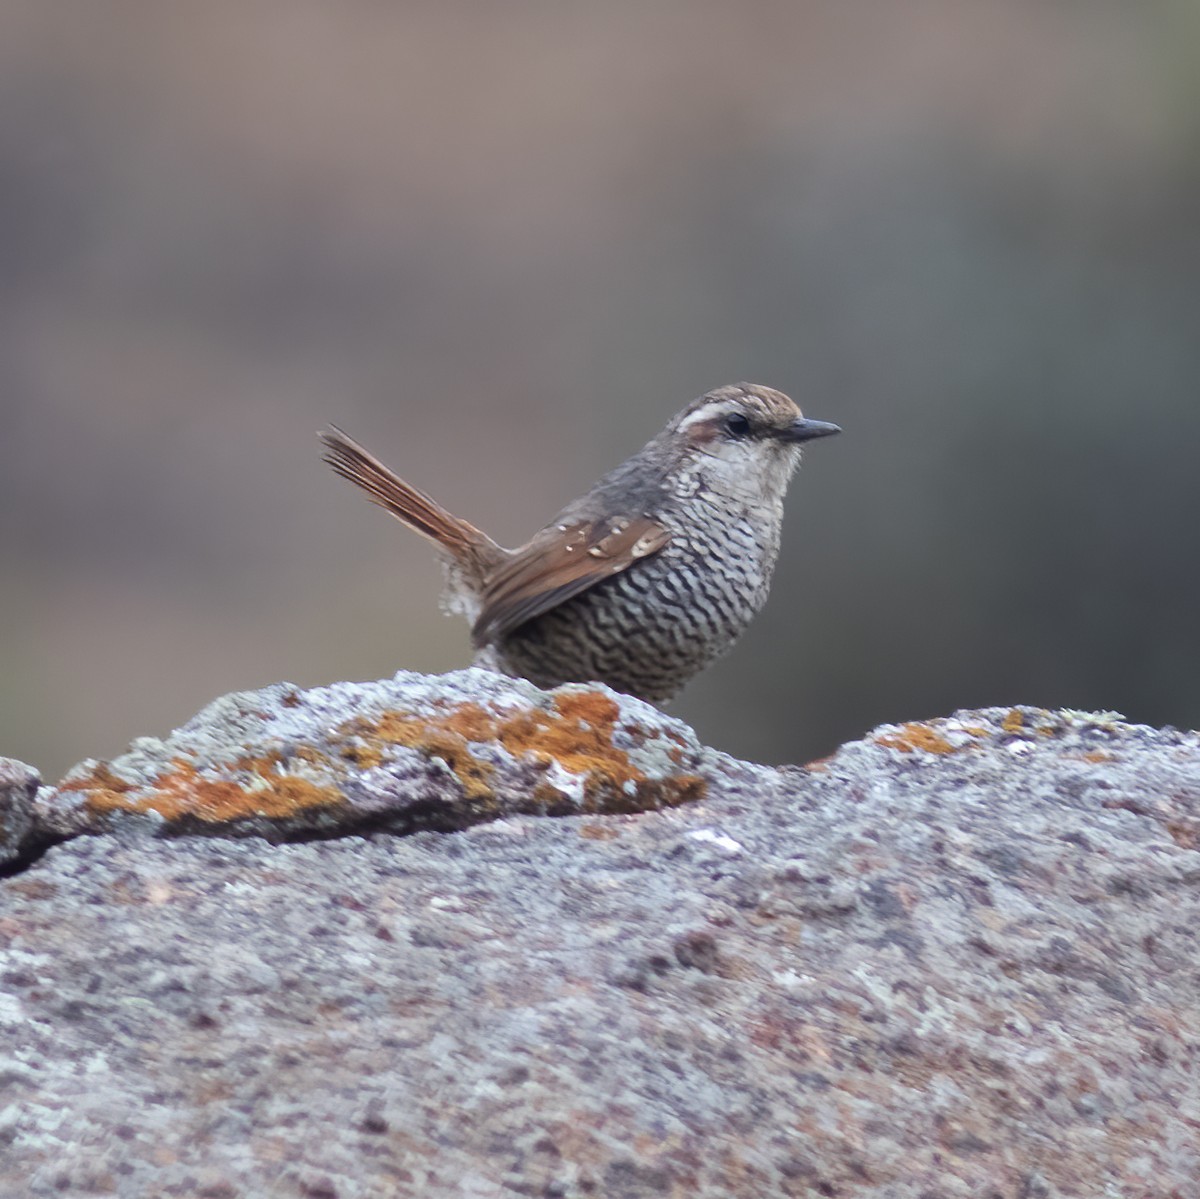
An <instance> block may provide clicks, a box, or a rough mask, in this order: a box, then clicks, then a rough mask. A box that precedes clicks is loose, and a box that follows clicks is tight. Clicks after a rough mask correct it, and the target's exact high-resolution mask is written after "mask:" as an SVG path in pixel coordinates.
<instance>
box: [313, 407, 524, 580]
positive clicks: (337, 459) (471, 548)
mask: <svg viewBox="0 0 1200 1199" xmlns="http://www.w3.org/2000/svg"><path fill="white" fill-rule="evenodd" d="M317 436H318V437H319V438H320V439H321V442H322V444H323V445H324V446H325V454H324V458H325V461H326V462H328V463H329V465H330V466H331V467H333V469H334V470H335V471H336V472H337V473H338V474H339V475H341V476H342V478H343V479H349V480H350V482H351V483H356V484H357V485H358V486H359V487H361V488H362V489H363V491H365V492H366V493H367V495H368V496H369V497H370V499H371V502H372V503H374V504H378V505H379V506H380V507H381V508H385V509H387V511H388V512H390V513H391V514H392V515H393V516H394V517H396V518H397V519H398V520H400V521H403V522H404V524H406V525H408V527H409V528H410V529H412V530H414V531H415V532H417V533H420V534H421V536H422V537H427V538H429V540H430V541H432V542H433V543H434V544H435V545H436V546H438V547H439V548H440V549H442V550H445V551H446V552H447V553H448V554H450V555H451V556H452V557H453V558H454V559H455V560H456V561H457V562H458V563H459V564H460V565H462V566H463V567H465V568H466V569H467V571H469V572H470V574H471V575H472V576H473V577H475V578H477V579H481V578H482V577H483V575H484V574H486V573H487V571H488V570H489V569H490V568H491V567H494V566H495V565H497V564H498V563H499V562H500V561H501V560H502V559H503V558H504V557H505V556H506V555H505V552H504V550H502V549H501V548H500V547H499V546H498V545H497V544H496V543H495V542H494V541H493V540H492V539H491V538H490V537H489V536H488V535H487V534H486V533H483V532H481V531H480V530H479V529H477V528H476V527H475V526H474V525H472V524H468V523H467V521H465V520H461V519H460V518H459V517H457V516H454V515H452V514H451V513H449V512H447V511H446V509H445V508H443V507H442V506H441V504H439V503H438V502H437V501H436V500H435V499H432V498H431V497H430V496H427V495H426V494H425V493H424V492H423V491H418V490H417V489H416V488H415V487H413V486H412V485H411V484H409V483H406V482H405V481H404V480H403V479H402V478H400V476H399V475H397V474H395V473H394V472H393V471H391V470H389V469H388V468H387V467H386V466H384V464H383V463H382V462H380V461H379V459H378V458H376V457H375V456H374V455H373V454H371V453H369V452H368V451H367V450H366V449H365V448H364V447H363V446H361V445H359V444H358V442H357V441H355V440H354V438H352V437H348V436H347V435H346V434H345V433H343V432H342V431H341V429H339V428H338V427H337V426H336V425H330V426H329V428H328V429H325V430H324V431H322V432H321V433H318V434H317Z"/></svg>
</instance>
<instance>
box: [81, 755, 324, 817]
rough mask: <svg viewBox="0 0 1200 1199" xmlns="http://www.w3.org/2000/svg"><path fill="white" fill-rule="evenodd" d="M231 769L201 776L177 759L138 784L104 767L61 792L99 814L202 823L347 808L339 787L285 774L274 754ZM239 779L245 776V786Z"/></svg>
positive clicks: (243, 761) (243, 760)
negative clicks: (81, 798) (80, 796)
mask: <svg viewBox="0 0 1200 1199" xmlns="http://www.w3.org/2000/svg"><path fill="white" fill-rule="evenodd" d="M228 769H229V773H230V775H231V776H232V777H229V778H213V777H211V776H209V775H206V774H202V773H200V772H199V771H198V770H197V769H196V768H195V766H194V765H193V764H192V763H191V762H189V761H187V760H186V759H184V758H174V759H173V760H172V762H171V768H170V769H169V770H164V771H163V772H162V773H161V774H159V775H157V776H156V777H155V778H153V779H151V780H150V781H149V782H146V783H143V784H136V785H135V784H133V783H130V782H128V781H126V780H124V779H121V778H118V777H117V776H116V775H115V774H114V773H113V772H112V770H111V769H110V768H109V767H108V766H107V765H106V764H104V763H101V764H99V765H98V766H96V767H94V768H93V769H92V771H91V772H90V774H89V775H86V776H84V777H83V778H80V779H74V780H72V781H71V782H69V783H64V784H63V788H62V789H63V790H64V791H82V792H84V793H85V794H86V800H85V803H86V805H87V807H88V808H90V809H91V810H92V811H93V812H94V813H96V814H97V815H108V814H112V813H117V812H156V813H157V814H158V815H160V816H161V817H162V818H163V819H164V820H171V821H178V820H196V821H200V822H202V823H204V824H226V823H229V822H231V821H235V820H247V819H250V818H252V817H266V818H268V819H275V820H278V819H283V818H286V817H289V816H294V815H296V814H297V813H299V812H302V811H306V810H309V809H312V808H328V807H338V806H341V804H342V803H343V800H342V797H341V795H340V794H339V793H338V791H337V789H336V788H334V787H327V786H321V785H319V784H317V783H314V782H311V781H310V780H308V779H305V778H300V777H299V776H298V775H295V774H288V773H285V772H281V771H280V759H279V757H278V755H276V754H268V755H266V756H263V757H258V758H253V757H244V758H240V759H238V760H237V761H236V762H234V763H233V764H232V765H231V766H230V767H229V768H228ZM238 776H246V777H245V778H244V781H243V780H242V779H240V778H239V777H238Z"/></svg>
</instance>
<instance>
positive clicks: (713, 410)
mask: <svg viewBox="0 0 1200 1199" xmlns="http://www.w3.org/2000/svg"><path fill="white" fill-rule="evenodd" d="M731 410H733V409H732V408H731V405H730V403H729V401H728V400H719V401H717V402H716V403H713V404H705V405H704V407H703V408H697V409H696V411H695V412H693V413H692V414H691V416H689V417H688V418H687V420H685V421H683V422H682V423H681V424H680V426H679V429H680V431H681V432H686V431H687V430H688V429H690V428H691V427H692V426H693V425H702V424H706V423H708V422H709V421H713V420H716V419H717V417H719V416H728V415H729V413H730V411H731Z"/></svg>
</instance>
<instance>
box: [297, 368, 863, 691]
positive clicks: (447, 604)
mask: <svg viewBox="0 0 1200 1199" xmlns="http://www.w3.org/2000/svg"><path fill="white" fill-rule="evenodd" d="M840 432H841V429H840V428H839V426H837V425H835V424H831V423H829V422H827V421H820V420H812V419H809V418H808V417H805V416H804V415H803V414H802V413H801V411H800V409H799V407H797V405H796V404H795V402H794V401H792V400H791V399H789V398H788V397H787V396H786V395H784V394H783V392H780V391H776V390H774V389H773V388H770V387H763V386H760V385H757V384H750V383H737V384H732V385H730V386H726V387H718V388H716V389H715V390H713V391H709V392H707V393H706V394H704V395H702V396H701V397H700V398H699V399H697V400H694V401H693V402H692V403H690V404H688V405H687V406H686V407H685V408H683V410H682V411H680V412H679V413H677V414H676V415H675V417H674V418H673V419H672V420H671V421H670V422H669V423H668V424H667V426H666V428H664V429H663V430H662V432H661V433H659V434H658V435H657V436H656V437H654V438H652V439H651V440H650V441H649V442H648V443H647V444H646V445H645V446H644V447H643V448H642V449H641V450H639V451H638V452H637V453H636V454H634V455H633V456H632V457H631V458H628V459H627V460H626V461H625V462H623V463H622V464H621V465H620V466H618V467H616V468H615V469H614V470H612V471H610V472H609V473H608V474H606V475H605V476H604V477H603V478H602V479H600V481H599V482H598V483H596V484H595V486H593V487H592V489H591V490H590V491H588V492H587V493H586V494H585V495H582V496H580V498H579V499H577V500H575V501H574V502H573V503H570V504H568V505H567V506H566V507H565V508H564V509H563V510H562V511H561V512H560V513H559V514H558V516H556V517H555V518H554V520H553V521H551V522H550V523H549V524H548V525H546V526H545V528H543V529H542V530H541V531H540V532H538V533H535V534H534V535H533V537H532V538H531V539H530V540H529V541H527V542H526V543H525V544H524V545H522V546H518V547H517V548H516V549H505V548H504V547H503V546H500V545H498V544H497V543H496V542H495V541H493V540H492V539H491V538H490V537H489V536H488V535H487V534H486V533H483V532H482V531H480V530H479V529H477V528H476V527H475V526H474V525H472V524H469V523H468V522H467V521H465V520H463V519H462V518H461V517H458V516H454V515H453V514H451V513H450V512H449V511H448V510H447V509H446V508H444V507H442V505H441V504H439V503H438V502H437V501H436V500H434V499H433V498H432V497H430V496H429V495H427V494H426V493H425V492H423V491H420V490H418V489H417V488H416V487H413V486H412V485H411V484H409V483H406V482H405V481H404V480H403V479H401V478H400V476H399V475H397V474H396V473H395V472H394V471H392V470H391V469H390V468H388V467H387V466H385V465H384V464H383V463H382V462H381V461H380V460H379V459H378V458H376V457H374V456H373V455H372V454H371V453H369V452H368V451H367V450H366V449H365V448H364V447H363V446H362V445H360V444H359V443H358V442H356V441H355V440H353V438H351V437H349V436H348V435H347V434H346V433H344V432H342V430H341V429H339V428H338V427H337V426H336V425H330V426H328V427H327V428H326V429H325V430H323V431H322V432H321V433H319V434H318V436H319V437H320V439H321V442H322V443H323V446H324V455H323V457H324V459H325V461H326V462H327V463H328V464H329V465H330V466H331V467H332V468H333V470H334V471H336V472H337V474H339V475H341V476H342V477H343V478H346V479H349V480H350V482H352V483H355V484H356V485H357V486H359V487H361V488H362V489H363V491H365V492H366V494H367V496H368V497H369V498H370V499H371V500H372V502H374V503H375V504H378V505H379V506H380V507H381V508H384V509H385V510H386V511H388V512H390V513H391V514H392V515H393V516H394V517H396V518H397V519H398V520H399V521H401V522H402V523H403V524H405V525H407V526H408V527H409V528H410V529H412V530H414V531H415V532H417V533H419V534H421V536H423V537H425V538H427V539H428V540H429V541H431V542H432V543H433V545H434V547H435V548H436V549H437V551H438V553H439V555H440V557H441V559H442V564H443V567H444V569H445V576H446V587H445V592H444V594H443V607H444V608H445V609H446V610H447V611H448V612H451V613H456V614H461V615H463V616H465V617H466V618H467V619H468V620H469V621H470V622H471V626H472V628H471V640H472V643H473V646H474V649H475V659H474V662H475V665H477V666H482V667H485V668H487V669H490V670H493V671H496V672H498V673H500V674H506V675H510V676H514V677H518V678H525V679H528V680H530V681H531V682H533V683H534V684H536V685H537V686H539V687H542V688H545V689H551V688H553V687H557V686H559V685H561V684H563V683H606V684H608V686H610V687H612V688H613V689H615V690H617V691H621V692H624V693H626V694H628V695H633V696H637V697H639V698H641V699H644V700H649V701H650V702H652V703H663V702H666V701H668V700H670V699H672V698H674V697H675V696H676V695H677V694H678V692H679V691H680V690H681V689H682V688H683V686H684V685H685V684H686V683H687V682H688V681H689V680H690V679H691V678H692V677H693V676H694V675H696V674H697V673H699V672H700V671H701V670H703V669H704V668H705V667H707V666H708V665H709V664H710V663H712V662H713V661H715V660H716V659H717V658H719V657H720V656H721V655H722V654H724V653H725V652H726V651H727V650H729V649H730V648H731V647H732V645H733V644H734V642H735V641H736V640H737V639H738V637H739V635H740V634H741V633H742V631H743V630H744V629H745V628H746V626H747V625H748V624H749V623H750V621H751V620H752V619H753V618H754V616H755V615H756V614H757V613H758V611H759V610H760V609H761V608H762V606H763V604H764V603H765V602H766V599H767V593H768V591H769V589H770V585H771V576H772V573H773V571H774V568H775V560H776V558H777V556H778V553H779V543H780V532H781V528H782V523H783V500H784V495H785V493H786V491H787V487H788V483H789V481H790V480H791V477H792V475H793V473H794V472H795V470H796V468H797V466H798V465H799V462H800V451H801V446H802V445H803V443H804V442H806V441H811V440H813V439H814V438H818V437H828V436H830V435H831V434H834V433H840Z"/></svg>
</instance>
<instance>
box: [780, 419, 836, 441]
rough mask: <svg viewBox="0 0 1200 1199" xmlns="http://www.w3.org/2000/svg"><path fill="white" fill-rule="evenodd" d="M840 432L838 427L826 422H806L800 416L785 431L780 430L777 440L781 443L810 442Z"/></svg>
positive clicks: (806, 420)
mask: <svg viewBox="0 0 1200 1199" xmlns="http://www.w3.org/2000/svg"><path fill="white" fill-rule="evenodd" d="M841 431H842V428H841V426H840V425H831V424H830V423H829V422H828V421H827V420H808V419H807V417H803V416H802V417H801V418H800V419H799V420H797V421H793V422H792V423H791V424H790V425H788V427H787V428H786V429H781V430H780V433H779V438H780V440H781V441H811V440H812V439H813V438H814V437H829V436H830V435H832V434H834V433H840V432H841Z"/></svg>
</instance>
